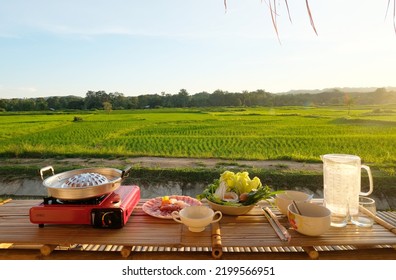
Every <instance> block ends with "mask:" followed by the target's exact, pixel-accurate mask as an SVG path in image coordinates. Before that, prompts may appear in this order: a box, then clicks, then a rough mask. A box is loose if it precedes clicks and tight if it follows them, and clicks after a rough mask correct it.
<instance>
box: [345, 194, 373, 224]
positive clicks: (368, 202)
mask: <svg viewBox="0 0 396 280" xmlns="http://www.w3.org/2000/svg"><path fill="white" fill-rule="evenodd" d="M359 207H364V208H365V209H366V210H368V211H370V212H371V213H373V214H374V215H375V213H376V206H375V200H374V199H372V198H369V197H365V196H360V197H359ZM351 222H352V223H354V224H355V225H357V226H359V227H371V226H373V224H374V219H373V218H372V217H370V216H367V215H366V214H365V213H364V212H362V211H361V210H360V208H359V212H358V213H356V214H355V215H352V216H351Z"/></svg>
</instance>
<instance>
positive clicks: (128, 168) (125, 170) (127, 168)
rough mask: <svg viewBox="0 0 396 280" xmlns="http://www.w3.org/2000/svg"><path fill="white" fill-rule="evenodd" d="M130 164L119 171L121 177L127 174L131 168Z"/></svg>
mask: <svg viewBox="0 0 396 280" xmlns="http://www.w3.org/2000/svg"><path fill="white" fill-rule="evenodd" d="M131 168H132V165H129V166H127V167H126V168H125V169H124V170H122V173H121V179H123V178H125V177H128V176H129V171H130V170H131Z"/></svg>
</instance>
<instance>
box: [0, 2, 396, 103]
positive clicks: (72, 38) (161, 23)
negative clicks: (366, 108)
mask: <svg viewBox="0 0 396 280" xmlns="http://www.w3.org/2000/svg"><path fill="white" fill-rule="evenodd" d="M271 1H273V0H271ZM287 2H288V5H289V10H290V15H291V20H292V21H291V22H290V20H289V16H288V12H287V9H286V5H285V1H284V0H279V1H278V0H276V9H277V10H276V11H277V17H276V21H277V28H278V34H279V39H278V38H277V35H276V32H275V29H274V26H273V23H272V20H271V14H270V12H269V5H268V0H227V8H225V6H224V0H144V1H142V0H112V1H108V0H84V1H81V0H68V1H64V0H12V1H9V0H0V98H30V97H47V96H66V95H76V96H82V97H84V96H85V95H86V93H87V91H90V90H92V91H99V90H104V91H106V92H107V93H110V92H119V93H123V94H124V95H125V96H137V95H142V94H156V93H157V94H161V93H166V94H177V93H178V92H179V91H180V89H186V90H187V92H188V93H189V94H195V93H198V92H202V91H206V92H209V93H212V92H213V91H215V90H218V89H220V90H223V91H228V92H242V91H254V90H257V89H263V90H266V91H267V92H273V93H277V92H286V91H289V90H301V89H306V90H313V89H324V88H333V87H387V86H396V74H395V73H396V71H395V67H396V32H395V30H394V27H393V1H391V9H390V11H389V12H388V14H387V15H386V11H387V4H388V0H348V1H345V0H309V4H310V8H311V13H312V16H313V20H314V24H315V27H316V30H317V33H318V34H315V32H314V30H313V28H312V27H311V24H310V19H309V16H308V12H307V9H306V5H305V0H289V1H287ZM271 3H273V2H271Z"/></svg>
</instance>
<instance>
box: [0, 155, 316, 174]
mask: <svg viewBox="0 0 396 280" xmlns="http://www.w3.org/2000/svg"><path fill="white" fill-rule="evenodd" d="M15 165H37V166H42V167H44V166H47V165H51V166H53V167H54V169H56V167H57V166H63V167H67V166H71V167H72V166H83V167H114V166H117V167H119V166H125V167H126V166H129V165H132V166H141V167H147V168H169V169H171V168H209V169H210V168H214V167H219V166H223V167H236V168H238V167H240V168H241V169H243V168H264V169H270V170H294V171H318V172H319V171H322V164H321V163H304V162H294V161H286V160H285V161H283V160H261V161H258V160H222V159H201V158H162V157H137V158H126V159H96V158H92V159H82V158H66V159H53V158H50V159H32V158H21V159H5V160H2V161H1V162H0V166H15Z"/></svg>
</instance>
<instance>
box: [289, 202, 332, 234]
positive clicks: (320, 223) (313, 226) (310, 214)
mask: <svg viewBox="0 0 396 280" xmlns="http://www.w3.org/2000/svg"><path fill="white" fill-rule="evenodd" d="M296 204H297V207H298V209H299V210H300V212H301V213H302V214H301V215H300V214H298V213H297V211H296V209H295V208H294V205H293V204H290V205H289V207H288V212H287V218H288V219H289V223H290V225H291V226H292V227H293V228H294V229H295V230H296V231H298V232H299V233H302V234H304V235H309V236H319V235H322V234H323V233H325V232H326V231H327V230H328V229H329V228H330V224H331V218H330V216H331V211H330V210H329V209H328V208H326V207H324V206H321V205H317V204H314V203H306V202H302V203H296Z"/></svg>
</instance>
